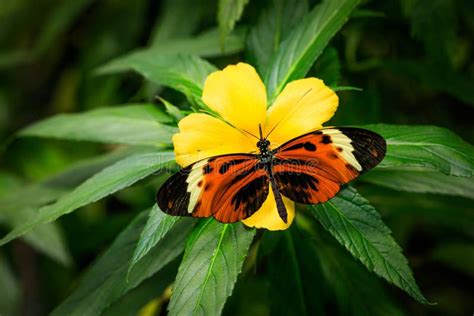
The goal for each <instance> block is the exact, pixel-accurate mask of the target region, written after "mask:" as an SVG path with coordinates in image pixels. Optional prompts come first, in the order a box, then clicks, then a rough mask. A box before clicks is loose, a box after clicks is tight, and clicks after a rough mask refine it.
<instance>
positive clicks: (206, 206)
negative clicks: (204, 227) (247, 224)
mask: <svg viewBox="0 0 474 316" xmlns="http://www.w3.org/2000/svg"><path fill="white" fill-rule="evenodd" d="M268 190H269V178H268V174H267V172H266V171H265V169H264V168H263V167H262V166H261V164H260V163H259V161H258V159H257V156H255V155H252V154H235V155H234V154H231V155H223V156H216V157H212V158H208V159H204V160H200V161H198V162H196V163H194V164H192V165H190V166H188V167H186V168H183V169H181V170H180V172H178V173H176V174H174V175H173V176H172V177H171V178H169V179H168V180H167V181H166V182H165V183H164V184H163V186H162V187H161V188H160V190H159V191H158V194H157V203H158V205H159V206H160V208H161V209H162V210H163V211H164V212H165V213H168V214H170V215H181V216H194V217H209V216H214V217H215V218H216V219H217V220H218V221H221V222H224V223H232V222H236V221H239V220H242V219H245V218H247V217H249V216H250V215H252V214H253V213H254V212H256V211H257V210H258V209H259V208H260V207H261V206H262V204H263V202H264V201H265V199H266V198H267V195H268Z"/></svg>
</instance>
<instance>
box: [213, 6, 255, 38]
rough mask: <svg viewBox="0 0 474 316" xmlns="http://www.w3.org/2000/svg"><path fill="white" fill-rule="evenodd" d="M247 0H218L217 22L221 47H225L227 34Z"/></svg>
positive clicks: (238, 17) (239, 15)
mask: <svg viewBox="0 0 474 316" xmlns="http://www.w3.org/2000/svg"><path fill="white" fill-rule="evenodd" d="M248 2H249V0H219V4H218V6H217V22H218V24H219V31H220V33H221V43H222V47H225V41H226V39H227V35H228V34H229V33H230V32H231V31H232V30H233V29H234V27H235V23H236V22H237V21H238V20H239V19H240V17H241V16H242V13H243V12H244V8H245V6H246V5H247V3H248Z"/></svg>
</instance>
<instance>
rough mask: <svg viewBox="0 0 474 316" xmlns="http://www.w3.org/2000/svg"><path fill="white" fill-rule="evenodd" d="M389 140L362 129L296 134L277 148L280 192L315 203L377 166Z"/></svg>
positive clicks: (327, 129)
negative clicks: (386, 141) (298, 135)
mask: <svg viewBox="0 0 474 316" xmlns="http://www.w3.org/2000/svg"><path fill="white" fill-rule="evenodd" d="M385 151H386V143H385V140H384V139H383V138H382V137H381V136H380V135H378V134H376V133H373V132H371V131H368V130H364V129H359V128H351V127H346V128H325V129H321V130H318V131H315V132H311V133H308V134H305V135H302V136H300V137H297V138H295V139H293V140H291V141H289V142H287V143H285V144H283V145H282V146H280V147H279V148H277V149H276V150H274V153H275V158H274V161H273V164H272V169H273V174H274V176H275V179H276V182H277V185H278V189H279V191H280V192H281V193H282V194H283V195H285V196H286V197H288V198H290V199H291V200H293V201H296V202H300V203H305V204H315V203H320V202H325V201H327V200H329V199H330V198H332V197H333V196H335V195H336V194H337V192H339V190H340V186H341V185H342V184H345V183H347V182H349V181H351V180H353V179H355V178H356V177H357V176H359V175H360V174H361V173H363V172H365V171H367V170H369V169H371V168H373V167H374V166H376V165H377V164H378V163H379V162H380V161H381V160H382V159H383V157H384V156H385Z"/></svg>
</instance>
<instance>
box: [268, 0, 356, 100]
mask: <svg viewBox="0 0 474 316" xmlns="http://www.w3.org/2000/svg"><path fill="white" fill-rule="evenodd" d="M358 2H359V1H358V0H325V1H323V3H321V4H320V5H317V6H316V7H315V8H314V9H313V10H312V11H311V12H310V13H309V14H308V15H307V16H306V17H305V19H304V20H303V21H302V22H301V23H300V24H299V25H298V26H297V27H296V28H295V29H294V30H293V32H291V33H290V34H289V35H288V37H287V39H286V40H285V41H283V43H281V47H280V49H279V50H278V51H277V52H276V53H275V54H274V56H273V57H272V61H271V63H270V67H269V71H268V72H267V74H266V76H265V85H266V87H267V93H268V100H269V102H268V103H269V104H272V102H273V100H274V99H275V97H276V96H277V95H278V94H280V92H281V91H282V90H283V88H284V87H285V85H286V84H287V83H288V82H290V81H292V80H296V79H300V78H303V77H304V76H305V75H306V74H307V72H308V71H309V69H310V68H311V66H312V65H313V63H314V61H315V60H316V59H317V58H318V56H319V55H320V54H321V53H322V52H323V50H324V48H325V47H326V45H327V44H328V42H329V40H330V39H331V38H332V37H333V36H334V35H335V34H336V32H337V31H338V30H339V29H340V28H341V27H342V26H343V25H344V23H345V22H346V21H347V19H348V18H349V15H350V14H351V12H352V10H353V9H354V8H355V7H356V5H357V4H358Z"/></svg>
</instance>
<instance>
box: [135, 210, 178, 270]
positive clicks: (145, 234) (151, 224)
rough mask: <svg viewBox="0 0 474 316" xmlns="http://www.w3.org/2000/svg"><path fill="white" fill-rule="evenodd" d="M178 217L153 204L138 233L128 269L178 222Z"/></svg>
mask: <svg viewBox="0 0 474 316" xmlns="http://www.w3.org/2000/svg"><path fill="white" fill-rule="evenodd" d="M179 219H180V217H178V216H169V215H166V214H165V213H163V212H162V211H161V210H160V209H159V207H158V205H155V206H153V208H152V209H151V211H150V215H149V217H148V221H147V222H146V225H145V228H143V231H142V233H141V235H140V240H139V241H138V243H137V247H136V248H135V252H134V253H133V258H132V261H131V262H130V266H129V268H128V271H129V272H130V271H131V270H132V269H133V267H134V266H135V265H136V264H137V263H138V262H139V261H140V260H141V259H142V258H143V257H144V256H146V254H147V253H148V252H149V251H150V250H151V249H152V248H153V247H154V246H155V245H156V244H157V243H158V242H159V241H160V240H161V239H163V237H164V236H165V235H166V234H167V233H168V231H169V230H170V229H171V228H172V227H173V226H174V225H175V224H176V222H178V220H179Z"/></svg>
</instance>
